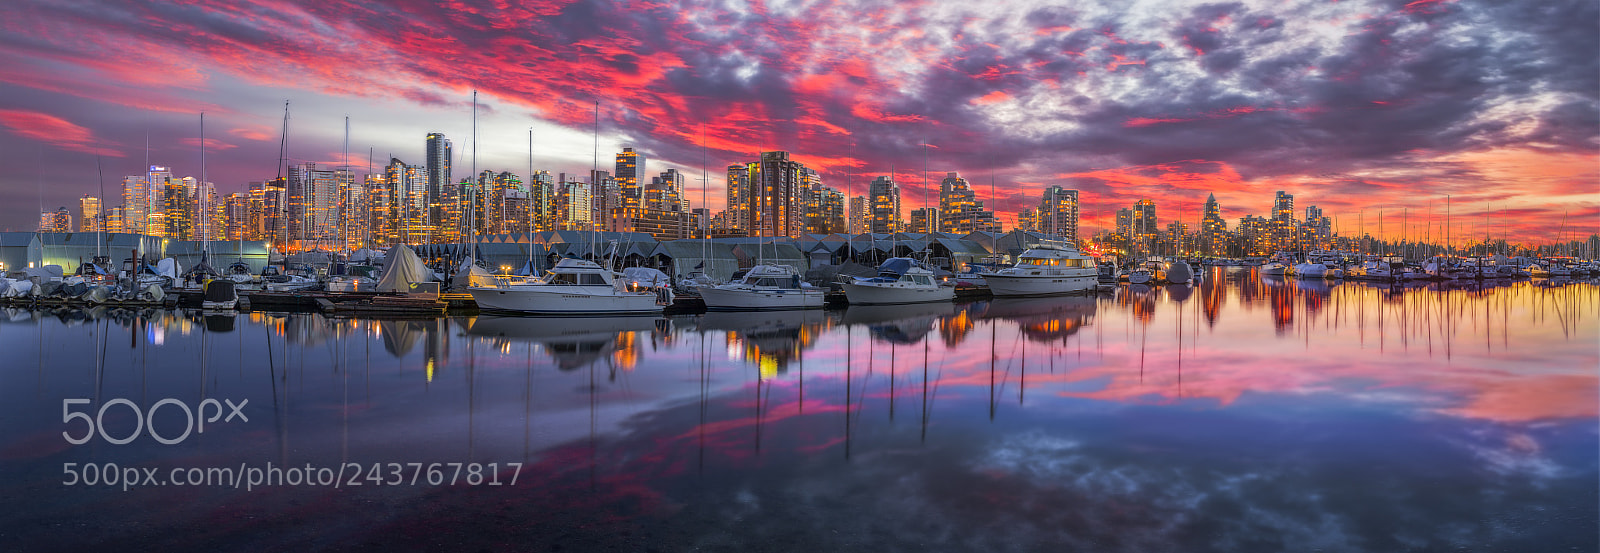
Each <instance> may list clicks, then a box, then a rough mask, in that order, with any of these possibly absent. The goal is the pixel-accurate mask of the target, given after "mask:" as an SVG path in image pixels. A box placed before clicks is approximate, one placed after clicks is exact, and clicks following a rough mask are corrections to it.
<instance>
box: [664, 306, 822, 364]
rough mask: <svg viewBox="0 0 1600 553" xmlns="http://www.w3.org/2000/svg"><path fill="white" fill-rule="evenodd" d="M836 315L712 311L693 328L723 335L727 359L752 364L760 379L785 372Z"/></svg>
mask: <svg viewBox="0 0 1600 553" xmlns="http://www.w3.org/2000/svg"><path fill="white" fill-rule="evenodd" d="M837 316H838V315H837V314H836V313H833V312H828V311H822V310H818V309H800V310H789V311H712V312H708V313H706V314H704V315H701V316H700V319H699V321H698V323H697V324H696V327H695V329H696V330H697V331H698V332H701V333H725V335H726V336H727V341H728V353H729V355H730V357H736V358H738V359H741V360H744V361H747V362H752V363H755V364H756V366H757V367H759V368H760V374H761V376H762V377H763V378H770V377H773V376H777V375H779V374H784V373H786V372H788V369H789V364H790V363H791V362H793V361H795V360H797V359H800V358H801V357H802V356H803V355H804V350H806V349H807V348H811V347H814V346H815V345H816V342H817V337H818V336H821V335H822V333H824V332H826V331H827V330H828V329H830V328H832V327H833V325H834V324H835V321H836V320H837V319H836V318H837Z"/></svg>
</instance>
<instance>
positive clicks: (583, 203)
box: [558, 182, 594, 230]
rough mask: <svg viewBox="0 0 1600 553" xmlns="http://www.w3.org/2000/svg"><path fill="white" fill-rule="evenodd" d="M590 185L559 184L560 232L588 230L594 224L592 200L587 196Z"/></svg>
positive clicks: (576, 183) (579, 183) (580, 183)
mask: <svg viewBox="0 0 1600 553" xmlns="http://www.w3.org/2000/svg"><path fill="white" fill-rule="evenodd" d="M590 188H591V187H590V185H589V184H588V183H582V182H563V183H561V194H560V195H559V196H558V197H559V199H560V201H559V202H558V203H559V207H560V208H561V221H560V222H559V225H558V226H560V228H561V230H590V228H592V227H591V225H592V224H593V222H594V203H593V202H594V200H593V199H591V198H590V196H589V190H590Z"/></svg>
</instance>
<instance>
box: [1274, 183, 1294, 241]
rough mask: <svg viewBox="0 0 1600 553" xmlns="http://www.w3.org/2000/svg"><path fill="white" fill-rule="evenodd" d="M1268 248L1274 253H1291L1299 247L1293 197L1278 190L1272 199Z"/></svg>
mask: <svg viewBox="0 0 1600 553" xmlns="http://www.w3.org/2000/svg"><path fill="white" fill-rule="evenodd" d="M1269 234H1270V235H1271V241H1270V246H1271V248H1272V249H1273V250H1276V251H1293V250H1297V249H1299V247H1300V225H1299V224H1297V223H1295V220H1294V195H1293V194H1288V193H1285V192H1284V191H1282V190H1279V191H1278V192H1277V194H1276V195H1274V197H1273V199H1272V224H1271V225H1270V230H1269Z"/></svg>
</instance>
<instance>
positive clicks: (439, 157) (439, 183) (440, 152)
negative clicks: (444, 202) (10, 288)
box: [423, 132, 454, 201]
mask: <svg viewBox="0 0 1600 553" xmlns="http://www.w3.org/2000/svg"><path fill="white" fill-rule="evenodd" d="M427 156H428V158H427V160H425V161H424V162H423V166H425V167H427V168H428V182H427V193H428V198H427V201H433V199H435V198H438V197H439V195H440V194H441V193H442V192H443V191H444V188H445V186H447V185H450V184H451V183H452V182H453V181H451V180H450V163H451V161H452V160H453V159H454V158H452V157H451V148H450V139H449V138H445V136H444V133H439V132H431V133H428V138H427Z"/></svg>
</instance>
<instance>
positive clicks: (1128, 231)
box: [1117, 207, 1133, 241]
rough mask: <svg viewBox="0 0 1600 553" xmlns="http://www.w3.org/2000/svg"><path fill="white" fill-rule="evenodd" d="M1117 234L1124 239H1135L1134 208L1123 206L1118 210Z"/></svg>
mask: <svg viewBox="0 0 1600 553" xmlns="http://www.w3.org/2000/svg"><path fill="white" fill-rule="evenodd" d="M1117 236H1120V237H1122V239H1123V240H1124V241H1126V240H1131V239H1133V210H1132V209H1129V208H1126V207H1124V208H1122V209H1118V210H1117Z"/></svg>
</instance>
